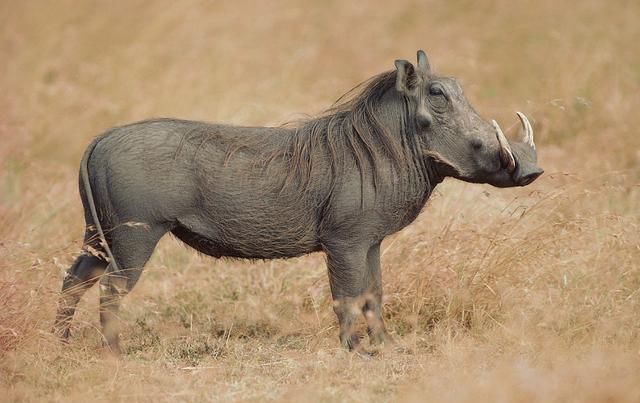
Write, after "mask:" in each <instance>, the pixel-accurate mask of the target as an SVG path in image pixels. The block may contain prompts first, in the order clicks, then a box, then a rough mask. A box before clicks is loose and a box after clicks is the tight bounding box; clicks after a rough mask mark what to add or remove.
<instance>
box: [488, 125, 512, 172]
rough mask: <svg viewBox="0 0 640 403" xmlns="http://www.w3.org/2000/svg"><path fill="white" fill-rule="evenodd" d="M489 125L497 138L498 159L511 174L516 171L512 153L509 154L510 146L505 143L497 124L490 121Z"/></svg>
mask: <svg viewBox="0 0 640 403" xmlns="http://www.w3.org/2000/svg"><path fill="white" fill-rule="evenodd" d="M491 123H492V124H493V127H494V128H495V129H496V137H497V138H498V142H499V143H500V159H501V161H502V163H503V164H504V165H506V167H505V168H506V169H507V171H508V172H509V173H512V172H513V171H514V170H515V169H516V161H515V159H513V153H512V152H511V146H510V145H509V142H508V141H507V138H506V137H505V136H504V133H502V129H500V126H499V125H498V122H496V121H495V120H492V121H491Z"/></svg>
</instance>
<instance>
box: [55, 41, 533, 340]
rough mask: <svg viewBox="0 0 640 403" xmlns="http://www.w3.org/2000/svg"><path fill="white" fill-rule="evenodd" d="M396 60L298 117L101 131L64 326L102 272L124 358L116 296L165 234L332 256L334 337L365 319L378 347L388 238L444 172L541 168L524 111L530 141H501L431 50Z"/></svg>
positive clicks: (240, 251) (524, 178)
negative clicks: (436, 69)
mask: <svg viewBox="0 0 640 403" xmlns="http://www.w3.org/2000/svg"><path fill="white" fill-rule="evenodd" d="M395 67H396V69H395V70H392V71H388V72H385V73H382V74H380V75H377V76H375V77H373V78H371V79H370V80H368V81H367V82H366V83H364V84H363V85H362V86H360V87H358V89H357V90H356V91H355V92H354V93H352V94H351V95H350V97H348V98H347V99H346V100H342V101H339V102H338V103H337V104H336V105H334V106H333V107H332V108H331V109H329V110H328V111H327V112H326V113H324V114H322V115H321V116H319V117H316V118H311V119H307V120H304V121H301V122H298V123H297V124H291V125H284V126H282V127H237V126H228V125H222V124H211V123H204V122H196V121H187V120H176V119H154V120H147V121H143V122H138V123H133V124H129V125H126V126H121V127H116V128H113V129H110V130H108V131H107V132H106V133H104V134H102V135H100V136H98V137H97V138H96V139H95V140H94V141H93V142H92V143H91V144H90V145H89V147H88V148H87V150H86V152H85V154H84V157H83V158H82V162H81V165H80V195H81V198H82V203H83V206H84V211H85V221H86V223H87V227H86V233H85V238H84V245H85V246H84V248H83V253H81V254H80V256H78V258H77V259H76V260H75V262H74V263H73V265H72V266H71V267H70V268H69V269H68V271H67V274H66V276H65V278H64V281H63V285H62V294H61V298H60V303H59V308H58V313H57V318H56V324H55V327H54V329H55V331H56V333H58V334H59V335H60V336H61V337H63V338H65V339H66V338H67V337H68V336H69V326H70V323H71V319H72V316H73V314H74V311H75V307H76V304H77V303H78V301H79V299H80V298H81V296H82V294H83V293H84V292H85V291H86V290H87V289H88V288H89V287H91V286H92V285H93V284H94V283H95V282H97V281H98V280H99V281H100V322H101V324H102V329H103V335H104V338H105V342H106V344H107V345H108V347H109V348H110V349H111V350H112V351H114V352H119V351H120V347H119V335H118V329H117V326H116V320H115V317H116V315H117V312H118V308H119V304H120V300H121V298H122V297H123V296H124V295H126V294H127V293H128V292H129V291H131V289H132V288H133V286H134V285H135V284H136V282H137V281H138V278H139V277H140V274H141V273H142V268H143V267H144V265H145V263H146V262H147V260H148V259H149V257H150V256H151V253H152V252H153V250H154V248H155V247H156V244H157V243H158V241H159V240H160V238H161V237H162V236H163V235H165V234H166V233H168V232H170V233H172V234H173V235H174V236H175V237H177V238H178V239H180V240H181V241H183V242H184V243H186V244H187V245H189V246H191V247H192V248H194V249H196V250H198V251H200V252H202V253H205V254H207V255H210V256H214V257H222V256H226V257H232V258H246V259H278V258H289V257H295V256H300V255H304V254H307V253H311V252H316V251H323V252H324V253H325V254H326V257H327V268H328V271H329V283H330V288H331V294H332V296H333V300H334V311H335V313H336V315H337V317H338V322H339V329H340V330H339V335H340V342H341V344H342V345H343V346H344V347H346V348H349V349H353V348H355V347H356V346H357V345H358V342H359V337H358V335H357V334H355V333H354V332H353V330H352V329H353V326H354V322H355V321H356V320H357V319H358V317H359V316H360V314H364V318H365V320H366V322H367V326H368V333H369V337H370V342H371V343H372V344H377V343H381V342H383V341H384V340H385V339H386V338H387V333H386V331H385V327H384V323H383V321H382V316H381V309H382V305H381V300H382V281H381V276H380V243H381V242H382V240H383V239H384V238H385V237H386V236H388V235H390V234H393V233H395V232H398V231H399V230H401V229H402V228H404V227H405V226H407V225H409V224H410V223H411V222H412V221H414V219H415V218H416V217H417V215H418V214H419V213H420V210H421V209H422V208H423V206H424V205H425V202H426V201H427V199H428V198H429V196H430V195H431V192H432V191H433V189H434V188H435V186H436V185H437V184H438V183H440V182H441V181H442V180H443V179H444V178H445V177H447V176H450V177H454V178H457V179H461V180H463V181H467V182H474V183H488V184H491V185H494V186H498V187H511V186H525V185H528V184H529V183H531V182H532V181H533V180H535V179H536V178H537V177H538V176H540V175H541V174H542V172H543V171H542V169H540V168H538V167H537V166H536V161H537V157H536V151H535V146H534V143H533V132H532V128H531V125H530V124H529V122H528V120H527V118H526V117H525V116H524V115H523V114H521V113H518V117H519V118H520V120H521V123H522V126H523V136H522V139H521V140H520V141H513V142H512V141H508V140H507V139H506V138H505V136H504V134H503V133H502V131H501V130H500V127H499V126H498V125H497V123H496V122H495V121H493V122H491V123H490V122H487V121H485V120H484V119H482V118H481V117H480V116H479V115H478V114H477V113H476V112H475V111H474V109H473V108H472V107H471V106H470V105H469V103H468V102H467V100H466V99H465V97H464V95H463V93H462V89H461V88H460V85H459V84H458V83H457V82H456V80H455V79H452V78H447V77H441V76H437V75H435V74H433V73H432V72H431V68H430V66H429V62H428V60H427V56H426V55H425V53H424V52H423V51H418V61H417V65H416V66H414V65H413V64H412V63H410V62H408V61H406V60H397V61H396V62H395ZM131 223H134V224H131ZM135 223H138V224H135Z"/></svg>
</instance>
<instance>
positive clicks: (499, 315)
mask: <svg viewBox="0 0 640 403" xmlns="http://www.w3.org/2000/svg"><path fill="white" fill-rule="evenodd" d="M639 18H640V3H638V2H637V1H588V0H587V1H580V2H577V1H576V2H562V1H557V0H537V1H522V2H513V1H498V0H496V1H482V2H476V1H463V0H458V1H447V2H444V1H442V2H440V1H417V2H412V1H405V0H396V1H393V2H389V1H377V0H376V1H370V2H353V3H350V4H348V3H346V2H340V1H313V2H296V1H265V2H255V3H248V2H244V1H226V2H206V1H192V2H170V1H167V2H152V1H117V2H102V1H50V2H45V1H9V0H4V1H2V2H1V3H0V167H1V168H0V169H1V171H0V357H1V358H0V393H1V395H0V400H3V401H42V400H50V401H125V400H126V401H154V402H156V401H207V400H252V401H260V400H268V399H276V400H291V401H297V400H301V399H307V400H322V401H333V400H340V401H388V400H395V401H398V400H402V401H404V400H415V401H438V402H449V401H455V402H459V401H462V402H465V401H469V402H478V401H488V402H501V401H504V402H506V401H538V402H551V401H560V402H567V401H576V402H587V401H593V402H597V401H608V402H609V401H628V402H637V401H640V336H639V331H640V320H639V319H640V265H639V263H638V262H639V261H640V246H639V245H640V234H639V225H640V222H639V214H638V210H639V207H640V186H639V184H640V131H639V130H638V120H637V119H638V111H640V44H639V41H640V23H638V19H639ZM419 48H423V49H425V50H426V51H427V53H428V55H429V56H430V59H431V63H432V66H433V67H434V69H435V71H436V72H439V73H441V74H446V75H451V76H455V77H457V78H459V80H460V81H461V83H462V85H463V87H464V88H465V91H466V94H467V96H468V98H469V99H470V100H471V102H472V103H473V105H474V106H475V107H476V109H477V110H478V111H479V112H480V113H481V114H482V115H483V116H485V117H487V118H495V119H497V120H498V121H500V122H501V123H502V126H503V128H509V127H510V130H509V132H508V133H507V134H508V135H511V136H515V135H517V131H518V125H517V124H516V122H517V119H516V116H515V114H514V112H515V111H516V110H522V111H523V112H525V113H527V115H528V116H529V117H530V119H531V120H532V121H533V122H534V128H535V131H536V141H537V143H538V150H539V157H540V165H541V166H542V167H544V168H545V170H546V174H545V175H544V176H542V177H541V178H540V179H538V180H537V181H536V182H535V183H534V184H533V185H531V186H528V187H526V188H519V189H495V188H492V187H489V186H480V185H470V184H465V183H462V182H458V181H455V180H447V181H445V183H444V184H442V185H440V186H438V188H437V191H436V193H435V194H434V196H433V197H432V198H431V200H430V201H429V203H428V204H427V207H426V208H425V211H424V212H423V213H422V214H421V216H420V217H419V218H418V220H417V221H416V222H415V223H414V224H412V225H411V226H409V227H408V228H406V229H405V230H404V231H402V232H401V233H399V234H397V235H395V236H393V237H390V238H389V239H387V241H386V242H385V243H384V244H383V250H384V255H383V266H384V269H383V279H384V283H385V310H386V314H385V317H386V321H387V326H388V328H389V330H390V332H391V334H392V335H393V337H394V339H395V341H396V345H395V346H393V347H391V348H387V349H384V350H382V351H380V352H379V354H377V355H376V356H374V357H373V358H371V359H363V358H361V357H359V356H357V355H352V354H350V353H348V352H346V351H343V350H342V349H341V348H340V347H339V344H338V338H337V329H336V320H335V317H334V314H333V311H332V309H331V299H330V294H329V290H328V282H327V278H326V277H327V276H326V271H325V270H326V269H325V265H324V258H323V256H322V255H320V254H316V255H311V256H307V257H303V258H299V259H294V260H286V261H268V262H257V263H249V262H242V261H229V260H215V259H212V258H207V257H202V256H199V255H197V254H196V253H194V252H193V251H192V250H189V249H187V248H185V247H184V246H182V245H180V244H179V243H178V242H177V241H176V240H174V239H171V238H170V237H167V238H166V239H164V240H163V241H162V242H161V244H160V246H159V247H158V249H157V250H156V252H155V254H154V256H153V258H152V259H151V261H150V262H149V264H148V266H147V268H146V270H145V272H144V274H143V278H142V279H141V281H140V282H139V283H138V286H137V287H136V288H135V289H134V291H133V292H132V294H130V295H129V296H128V297H127V298H126V299H125V301H124V305H123V308H122V311H121V314H122V320H123V348H124V350H125V354H124V356H123V358H122V360H113V359H108V358H105V356H104V355H103V352H102V350H101V348H100V346H101V336H100V333H99V327H98V315H97V303H98V301H97V290H96V289H92V290H91V291H90V292H88V293H87V295H86V296H85V298H84V299H83V301H82V302H81V304H80V307H79V312H78V314H77V316H76V320H75V322H74V327H73V338H72V340H71V343H70V344H69V345H68V346H63V345H60V344H59V343H58V342H57V341H56V340H55V339H54V338H53V337H52V336H51V335H50V333H49V331H50V328H51V325H52V321H53V316H54V311H55V305H56V299H57V292H58V290H59V288H60V286H61V280H62V275H63V272H64V270H65V269H66V268H67V267H68V266H69V264H70V263H71V262H72V260H73V258H74V256H75V255H76V254H77V253H78V252H79V250H80V246H81V239H82V233H83V226H84V222H83V219H82V217H83V215H82V207H81V204H80V199H79V196H78V191H77V171H78V166H79V161H80V158H81V155H82V152H83V150H84V148H85V147H86V146H87V144H88V143H89V141H90V140H91V138H92V137H93V136H95V135H97V134H98V133H100V132H101V131H103V130H105V129H106V128H108V127H111V126H114V125H118V124H123V123H128V122H131V121H135V120H140V119H145V118H149V117H160V116H171V117H181V118H191V119H201V120H209V121H222V122H227V123H233V124H250V125H278V124H281V123H283V122H286V121H289V120H291V119H295V118H299V117H300V116H301V114H302V113H309V114H315V113H318V112H320V111H322V110H323V109H324V108H326V107H328V106H330V104H331V103H332V102H333V101H335V100H336V99H337V98H338V97H339V96H340V95H341V94H343V93H344V92H346V91H347V90H349V89H350V88H352V87H353V86H355V85H356V84H358V83H360V82H362V81H364V80H365V79H367V78H369V77H370V76H372V75H374V74H377V73H380V72H382V71H385V70H390V69H391V68H393V61H394V59H396V58H407V59H410V60H411V61H413V60H414V58H415V52H416V50H417V49H419ZM365 343H367V341H366V340H365Z"/></svg>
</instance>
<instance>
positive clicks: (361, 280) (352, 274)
mask: <svg viewBox="0 0 640 403" xmlns="http://www.w3.org/2000/svg"><path fill="white" fill-rule="evenodd" d="M367 250H368V249H367V248H344V247H339V248H338V247H336V248H332V249H328V250H327V268H328V269H329V285H330V286H331V295H332V296H333V311H334V312H335V313H336V315H337V316H338V324H339V326H340V343H341V344H342V346H343V347H345V348H347V349H349V350H353V349H355V348H356V347H357V346H358V344H359V343H360V337H359V335H358V334H357V332H356V329H355V324H356V321H357V319H358V318H359V317H360V315H361V314H362V307H363V306H364V292H365V276H366V272H367Z"/></svg>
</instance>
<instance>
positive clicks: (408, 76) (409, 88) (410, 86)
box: [396, 60, 418, 94]
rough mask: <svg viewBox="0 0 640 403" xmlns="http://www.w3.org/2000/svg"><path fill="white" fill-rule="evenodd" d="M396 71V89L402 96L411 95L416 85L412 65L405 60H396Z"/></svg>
mask: <svg viewBox="0 0 640 403" xmlns="http://www.w3.org/2000/svg"><path fill="white" fill-rule="evenodd" d="M396 71H397V72H396V89H397V90H398V91H400V92H402V93H404V94H412V93H413V92H414V90H415V88H416V86H417V83H418V77H417V75H416V69H415V68H414V67H413V64H411V63H409V62H408V61H406V60H396Z"/></svg>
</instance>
